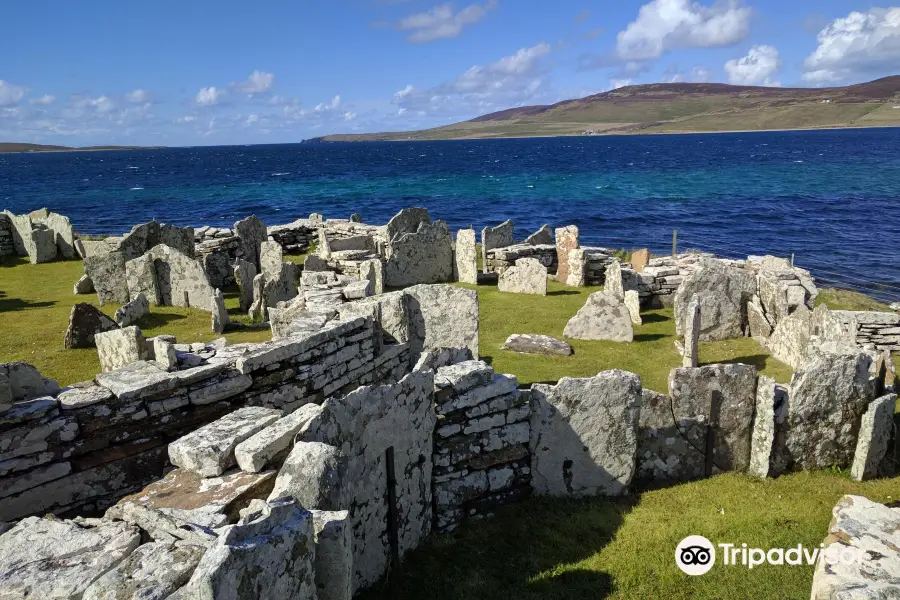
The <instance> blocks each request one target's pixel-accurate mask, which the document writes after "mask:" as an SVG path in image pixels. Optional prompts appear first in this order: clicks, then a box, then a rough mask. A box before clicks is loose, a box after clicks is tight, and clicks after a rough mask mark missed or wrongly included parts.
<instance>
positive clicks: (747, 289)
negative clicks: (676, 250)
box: [675, 259, 756, 342]
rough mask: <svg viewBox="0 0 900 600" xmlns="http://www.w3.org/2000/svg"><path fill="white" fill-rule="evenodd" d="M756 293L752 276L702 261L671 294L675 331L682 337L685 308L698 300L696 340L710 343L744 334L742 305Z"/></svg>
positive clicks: (718, 264)
mask: <svg viewBox="0 0 900 600" xmlns="http://www.w3.org/2000/svg"><path fill="white" fill-rule="evenodd" d="M755 293H756V277H755V276H754V275H753V272H752V271H750V270H748V269H739V268H737V267H732V266H729V265H726V264H725V263H723V262H722V261H719V260H715V259H703V260H702V261H701V262H700V268H698V269H697V270H696V271H694V272H693V273H691V274H690V275H688V276H687V277H686V278H685V279H684V281H682V282H681V285H680V286H679V287H678V290H677V291H676V292H675V332H676V333H677V334H678V335H684V331H685V329H686V327H687V321H688V310H687V306H688V304H689V303H690V301H691V298H693V297H694V296H695V295H696V296H699V297H700V306H701V326H700V340H701V341H704V342H711V341H717V340H727V339H731V338H738V337H742V336H743V335H744V328H745V324H746V314H747V310H746V304H747V303H748V302H750V299H751V298H752V297H753V294H755Z"/></svg>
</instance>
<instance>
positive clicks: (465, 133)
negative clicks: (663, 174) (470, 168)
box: [317, 76, 900, 141]
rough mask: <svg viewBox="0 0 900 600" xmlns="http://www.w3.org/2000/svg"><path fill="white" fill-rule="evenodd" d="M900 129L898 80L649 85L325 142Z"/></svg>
mask: <svg viewBox="0 0 900 600" xmlns="http://www.w3.org/2000/svg"><path fill="white" fill-rule="evenodd" d="M895 126H900V76H892V77H885V78H883V79H878V80H876V81H871V82H869V83H860V84H857V85H850V86H846V87H836V88H771V87H757V86H738V85H727V84H724V83H651V84H646V85H631V86H627V87H623V88H619V89H616V90H612V91H610V92H604V93H602V94H594V95H593V96H587V97H586V98H580V99H577V100H566V101H563V102H558V103H556V104H549V105H539V106H522V107H517V108H510V109H507V110H502V111H500V112H495V113H491V114H488V115H483V116H480V117H476V118H474V119H471V120H469V121H464V122H462V123H455V124H453V125H446V126H444V127H436V128H434V129H424V130H420V131H402V132H388V133H372V134H341V135H329V136H325V137H323V138H317V140H319V141H366V140H384V141H396V140H450V139H479V138H503V137H535V136H557V135H602V134H626V133H679V132H681V133H683V132H692V133H694V132H696V133H699V132H715V131H746V130H750V131H758V130H767V129H827V128H835V127H895Z"/></svg>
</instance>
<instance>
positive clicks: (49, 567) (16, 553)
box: [0, 517, 141, 600]
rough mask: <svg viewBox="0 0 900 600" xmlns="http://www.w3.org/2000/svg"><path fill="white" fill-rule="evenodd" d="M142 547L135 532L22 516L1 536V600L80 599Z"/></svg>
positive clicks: (119, 526)
mask: <svg viewBox="0 0 900 600" xmlns="http://www.w3.org/2000/svg"><path fill="white" fill-rule="evenodd" d="M140 542H141V536H140V532H139V531H138V529H137V528H136V527H131V526H128V525H126V524H124V523H107V522H104V523H101V524H99V525H94V524H87V523H76V522H74V521H61V520H58V519H55V518H45V519H41V518H38V517H27V518H25V519H22V520H21V521H19V522H18V523H17V524H16V525H15V526H14V527H13V528H12V529H10V530H9V531H7V532H6V533H4V534H3V535H2V536H0V593H2V595H3V597H4V598H29V599H31V598H33V599H34V600H38V599H44V598H81V597H82V594H83V593H84V591H85V590H86V589H87V588H88V587H89V586H90V585H91V584H92V583H94V582H95V581H96V580H97V579H99V578H100V577H101V576H102V575H103V574H104V573H106V572H107V571H109V570H110V569H112V568H113V567H115V566H116V565H117V564H119V563H120V562H121V561H123V560H124V559H125V558H126V557H127V556H129V555H130V554H131V553H132V552H133V551H134V550H135V548H137V547H138V544H140Z"/></svg>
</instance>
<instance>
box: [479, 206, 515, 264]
mask: <svg viewBox="0 0 900 600" xmlns="http://www.w3.org/2000/svg"><path fill="white" fill-rule="evenodd" d="M515 227H516V225H515V223H514V222H513V220H512V219H507V220H506V221H503V222H502V223H500V224H499V225H497V226H496V227H485V228H484V229H482V230H481V264H482V265H484V270H485V272H486V273H487V272H488V266H487V265H488V261H487V251H488V250H491V249H493V248H503V247H505V246H512V245H513V243H515V242H514V240H513V233H514V232H515Z"/></svg>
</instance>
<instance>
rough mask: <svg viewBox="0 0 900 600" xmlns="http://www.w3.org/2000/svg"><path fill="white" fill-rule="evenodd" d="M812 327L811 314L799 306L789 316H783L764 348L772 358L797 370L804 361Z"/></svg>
mask: <svg viewBox="0 0 900 600" xmlns="http://www.w3.org/2000/svg"><path fill="white" fill-rule="evenodd" d="M811 327H812V313H811V312H810V310H809V309H808V308H806V306H805V305H800V306H799V307H797V309H796V310H795V311H794V312H793V313H791V314H790V315H785V316H784V317H782V318H781V320H780V321H779V322H778V324H777V325H776V326H775V329H774V331H773V332H772V335H771V336H769V339H768V340H766V348H768V349H769V352H771V353H772V356H774V357H775V358H777V359H778V360H780V361H781V362H783V363H784V364H786V365H789V366H790V367H791V368H793V369H799V368H800V366H801V365H802V364H803V362H804V361H805V360H806V349H807V346H808V345H809V338H810V333H811Z"/></svg>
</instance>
